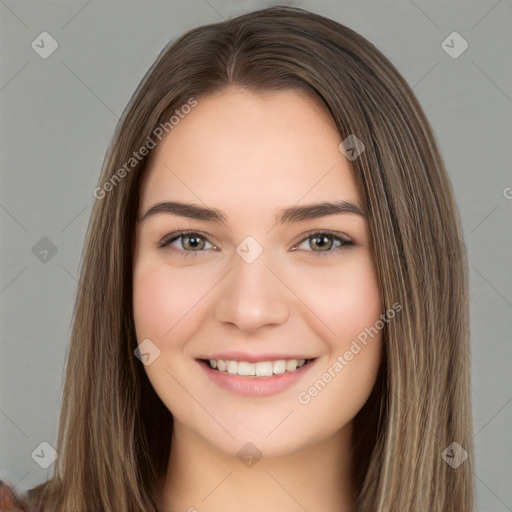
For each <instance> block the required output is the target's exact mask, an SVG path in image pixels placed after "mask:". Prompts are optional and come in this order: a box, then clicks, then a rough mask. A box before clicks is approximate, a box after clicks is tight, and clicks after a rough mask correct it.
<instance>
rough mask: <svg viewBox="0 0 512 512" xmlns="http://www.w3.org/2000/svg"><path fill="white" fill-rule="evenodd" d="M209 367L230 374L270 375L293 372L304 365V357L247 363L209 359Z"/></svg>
mask: <svg viewBox="0 0 512 512" xmlns="http://www.w3.org/2000/svg"><path fill="white" fill-rule="evenodd" d="M208 362H209V364H210V368H213V369H217V370H219V371H220V372H225V373H229V374H231V375H241V376H256V377H270V376H271V375H280V374H282V373H284V372H293V371H295V370H296V369H298V368H300V367H301V366H304V364H305V363H306V359H288V360H285V359H279V360H278V361H260V362H258V363H249V362H247V361H229V360H224V359H210V360H209V361H208Z"/></svg>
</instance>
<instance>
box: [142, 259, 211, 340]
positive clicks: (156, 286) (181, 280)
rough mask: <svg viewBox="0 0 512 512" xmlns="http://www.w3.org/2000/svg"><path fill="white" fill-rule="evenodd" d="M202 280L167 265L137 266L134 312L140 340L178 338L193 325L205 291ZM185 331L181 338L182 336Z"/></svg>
mask: <svg viewBox="0 0 512 512" xmlns="http://www.w3.org/2000/svg"><path fill="white" fill-rule="evenodd" d="M201 282H202V281H201V280H198V279H197V278H196V279H191V277H190V276H188V275H187V272H184V271H183V270H181V271H179V272H177V271H176V270H174V271H173V269H171V268H170V267H168V266H161V265H154V266H152V267H150V266H149V265H147V266H146V268H137V267H136V268H135V272H134V279H133V315H134V321H135V327H136V332H137V339H138V340H139V341H141V340H142V339H144V338H151V339H153V338H154V341H155V343H157V344H158V345H160V344H162V343H163V342H164V340H169V341H170V340H172V339H177V338H178V337H177V333H178V332H181V333H182V331H183V329H186V328H187V325H190V323H191V321H193V319H194V314H195V311H196V310H197V311H198V310H199V308H197V307H195V305H196V304H197V302H198V301H199V300H200V298H201V296H202V295H203V294H204V289H203V288H204V284H203V285H202V286H201ZM182 320H186V321H182ZM183 334H184V333H182V334H180V336H179V339H183V337H182V336H183ZM160 348H161V349H162V348H164V347H160Z"/></svg>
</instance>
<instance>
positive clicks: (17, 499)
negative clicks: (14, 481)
mask: <svg viewBox="0 0 512 512" xmlns="http://www.w3.org/2000/svg"><path fill="white" fill-rule="evenodd" d="M0 512H29V509H28V507H27V504H26V502H25V499H24V497H23V496H22V495H21V494H20V493H17V492H15V491H14V489H13V488H12V487H10V486H9V485H8V484H7V483H6V482H4V481H3V480H0Z"/></svg>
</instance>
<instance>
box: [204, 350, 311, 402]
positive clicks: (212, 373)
mask: <svg viewBox="0 0 512 512" xmlns="http://www.w3.org/2000/svg"><path fill="white" fill-rule="evenodd" d="M316 360H317V358H316V357H315V358H310V359H305V358H304V359H266V360H262V361H242V360H240V361H236V360H233V359H220V358H217V359H197V360H196V361H197V362H198V363H199V366H200V367H201V368H202V370H203V371H204V372H205V374H206V376H207V378H208V380H209V381H211V382H212V383H213V384H214V385H215V386H218V387H220V388H222V389H223V390H226V391H229V392H231V393H234V394H236V395H240V396H245V397H265V396H271V395H278V394H280V393H281V392H283V391H285V390H287V389H292V388H293V387H295V386H296V385H298V383H299V381H300V380H301V379H303V378H304V376H305V375H306V374H307V373H309V372H310V371H311V368H314V366H315V361H316Z"/></svg>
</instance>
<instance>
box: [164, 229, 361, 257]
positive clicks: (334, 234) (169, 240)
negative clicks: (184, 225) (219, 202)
mask: <svg viewBox="0 0 512 512" xmlns="http://www.w3.org/2000/svg"><path fill="white" fill-rule="evenodd" d="M185 235H199V237H201V238H203V239H204V240H206V241H207V242H208V243H210V244H211V242H210V241H209V240H208V238H207V237H206V236H205V235H203V234H202V233H201V232H200V231H176V232H174V233H170V234H168V235H166V236H165V237H164V238H162V240H160V242H159V243H158V247H159V248H161V249H164V248H165V247H167V246H168V245H170V244H171V243H172V242H175V241H176V240H178V239H179V238H181V237H183V236H185ZM318 235H331V236H332V237H333V238H334V239H337V240H338V241H340V242H341V245H340V246H339V247H336V248H334V249H329V250H328V251H307V252H311V253H312V254H313V255H314V256H315V257H319V258H324V257H328V256H334V255H336V254H338V253H339V252H341V251H342V250H343V249H345V248H346V247H350V246H353V245H355V244H354V242H352V241H351V240H349V239H347V238H344V237H342V236H340V234H339V233H337V232H336V231H331V230H329V229H326V230H323V231H313V232H310V233H309V234H308V235H307V236H306V237H305V238H303V239H302V240H301V241H300V242H299V244H298V245H300V244H302V243H303V242H305V241H306V240H308V239H310V238H314V237H315V236H318ZM212 245H213V246H214V247H215V245H214V244H212ZM178 250H181V249H178ZM183 252H184V253H185V254H184V256H185V258H187V257H189V256H192V257H194V256H196V255H197V253H199V252H205V251H204V250H198V251H187V250H185V249H184V250H183Z"/></svg>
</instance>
